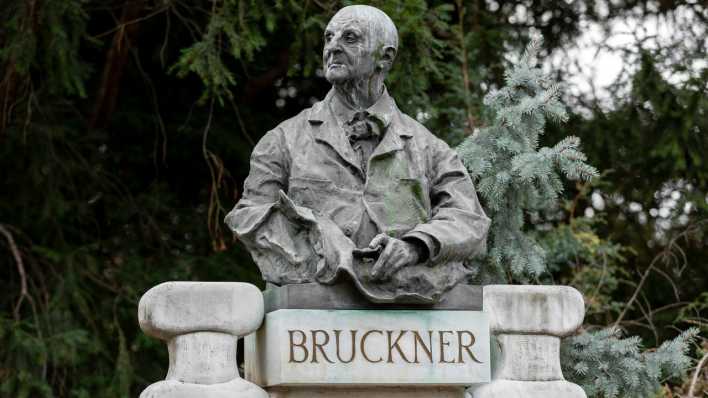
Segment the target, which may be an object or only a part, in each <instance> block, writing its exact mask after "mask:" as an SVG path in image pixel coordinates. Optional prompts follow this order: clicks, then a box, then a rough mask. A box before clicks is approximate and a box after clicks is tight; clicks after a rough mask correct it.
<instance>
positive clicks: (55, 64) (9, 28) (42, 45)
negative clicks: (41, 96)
mask: <svg viewBox="0 0 708 398" xmlns="http://www.w3.org/2000/svg"><path fill="white" fill-rule="evenodd" d="M10 3H11V4H9V6H8V7H7V9H6V10H4V12H3V13H2V14H0V17H2V20H3V30H4V31H5V32H4V33H3V35H5V36H6V38H5V40H6V41H5V42H6V43H9V45H7V46H3V47H0V62H6V63H8V65H12V68H13V69H14V70H15V71H16V73H18V74H19V75H20V76H22V77H23V78H27V77H28V76H29V74H30V73H40V72H41V73H42V76H43V79H42V82H43V84H46V86H47V87H48V88H49V90H50V92H51V93H52V94H60V95H62V94H66V95H69V96H71V95H78V96H81V97H85V96H86V88H85V84H84V82H85V79H86V77H87V76H88V72H89V71H90V67H89V66H88V64H87V63H86V62H83V60H82V59H81V57H80V56H79V49H80V46H81V45H82V44H83V42H84V41H89V40H88V39H87V38H86V37H85V32H86V24H87V20H88V14H87V13H86V11H85V9H84V7H85V5H86V3H87V0H66V1H49V2H46V3H45V4H43V6H42V7H39V6H38V5H37V4H36V3H34V2H26V1H17V2H10Z"/></svg>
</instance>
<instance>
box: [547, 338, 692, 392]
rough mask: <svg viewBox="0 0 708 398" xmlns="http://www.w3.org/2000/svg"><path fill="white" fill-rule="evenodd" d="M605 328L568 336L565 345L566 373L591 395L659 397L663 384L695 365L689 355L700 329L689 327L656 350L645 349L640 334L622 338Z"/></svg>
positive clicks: (563, 356)
mask: <svg viewBox="0 0 708 398" xmlns="http://www.w3.org/2000/svg"><path fill="white" fill-rule="evenodd" d="M617 334H618V333H617V331H616V330H613V329H605V330H601V331H599V332H590V333H583V334H581V335H579V336H576V337H573V338H570V339H566V340H565V341H564V342H563V345H562V348H561V363H562V364H563V373H564V374H565V375H566V377H568V378H569V379H570V380H571V381H573V382H575V383H577V384H579V385H580V386H581V387H583V389H584V390H585V392H586V393H587V394H588V397H589V398H595V397H606V398H614V397H622V398H645V397H650V396H655V394H657V392H658V391H659V388H660V386H661V383H662V382H663V381H664V380H665V379H667V378H672V377H680V376H682V375H683V373H684V372H685V371H686V369H688V367H689V366H690V365H691V358H690V357H689V356H688V355H687V354H688V351H689V349H690V345H691V342H692V341H694V340H695V338H696V336H697V335H698V329H695V328H693V329H689V330H687V331H685V332H683V333H681V334H680V335H679V336H677V337H676V338H675V339H673V340H669V341H666V342H664V344H662V345H661V346H659V347H658V348H657V349H656V350H655V351H645V352H642V350H641V342H640V338H639V337H636V336H635V337H630V338H626V339H621V338H619V337H617Z"/></svg>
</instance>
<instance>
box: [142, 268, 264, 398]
mask: <svg viewBox="0 0 708 398" xmlns="http://www.w3.org/2000/svg"><path fill="white" fill-rule="evenodd" d="M138 307H139V308H138V318H139V320H140V327H141V328H142V329H143V331H144V332H145V333H147V334H149V335H151V336H154V337H157V338H159V339H163V340H166V341H167V346H168V352H169V354H170V368H169V370H168V372H167V376H166V379H165V380H163V381H160V382H157V383H154V384H152V385H151V386H149V387H148V388H147V389H145V391H143V393H142V394H141V395H140V396H141V398H188V397H189V398H194V397H200V398H266V397H267V396H268V395H267V394H266V392H265V391H263V390H262V389H261V388H260V387H258V386H256V385H254V384H252V383H249V382H247V381H245V380H243V379H241V378H240V376H239V373H238V367H237V364H236V353H237V352H236V350H237V345H236V342H237V341H238V338H239V337H240V336H243V335H246V334H249V333H252V332H254V331H255V330H256V329H257V328H258V327H259V326H260V324H261V322H262V321H263V314H264V313H263V296H262V295H261V292H260V291H259V290H258V288H256V287H255V286H253V285H250V284H247V283H236V282H234V283H227V282H223V283H222V282H168V283H163V284H161V285H158V286H156V287H154V288H152V289H150V290H149V291H148V292H147V293H145V295H144V296H143V297H142V298H141V299H140V305H139V306H138Z"/></svg>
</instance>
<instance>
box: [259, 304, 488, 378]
mask: <svg viewBox="0 0 708 398" xmlns="http://www.w3.org/2000/svg"><path fill="white" fill-rule="evenodd" d="M489 348H490V343H489V326H488V323H487V315H486V314H484V313H483V312H474V311H368V310H331V311H325V310H278V311H274V312H271V313H268V314H267V315H266V319H265V322H264V324H263V327H262V328H261V329H260V330H259V331H258V332H257V333H255V334H253V335H250V336H247V337H246V342H245V357H246V378H247V379H248V380H251V381H253V382H255V383H257V384H259V385H262V386H268V387H272V386H308V385H309V386H326V387H337V386H359V387H363V386H382V387H385V386H394V385H417V386H428V387H430V386H436V387H440V386H447V387H451V386H469V385H471V384H473V383H482V382H488V381H489V380H490V355H489Z"/></svg>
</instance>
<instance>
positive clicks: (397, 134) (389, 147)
mask: <svg viewBox="0 0 708 398" xmlns="http://www.w3.org/2000/svg"><path fill="white" fill-rule="evenodd" d="M401 137H412V134H411V133H410V132H409V131H408V130H407V129H406V126H404V125H403V123H402V121H401V118H400V111H399V110H398V109H396V111H395V112H394V114H393V115H392V118H391V123H390V124H389V125H388V128H387V129H386V133H385V134H384V136H383V138H382V139H381V142H380V143H379V145H378V146H377V147H376V149H375V150H374V153H373V154H371V159H374V158H377V157H380V156H384V155H387V154H389V153H391V152H396V151H400V150H402V149H403V139H402V138H401Z"/></svg>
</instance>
